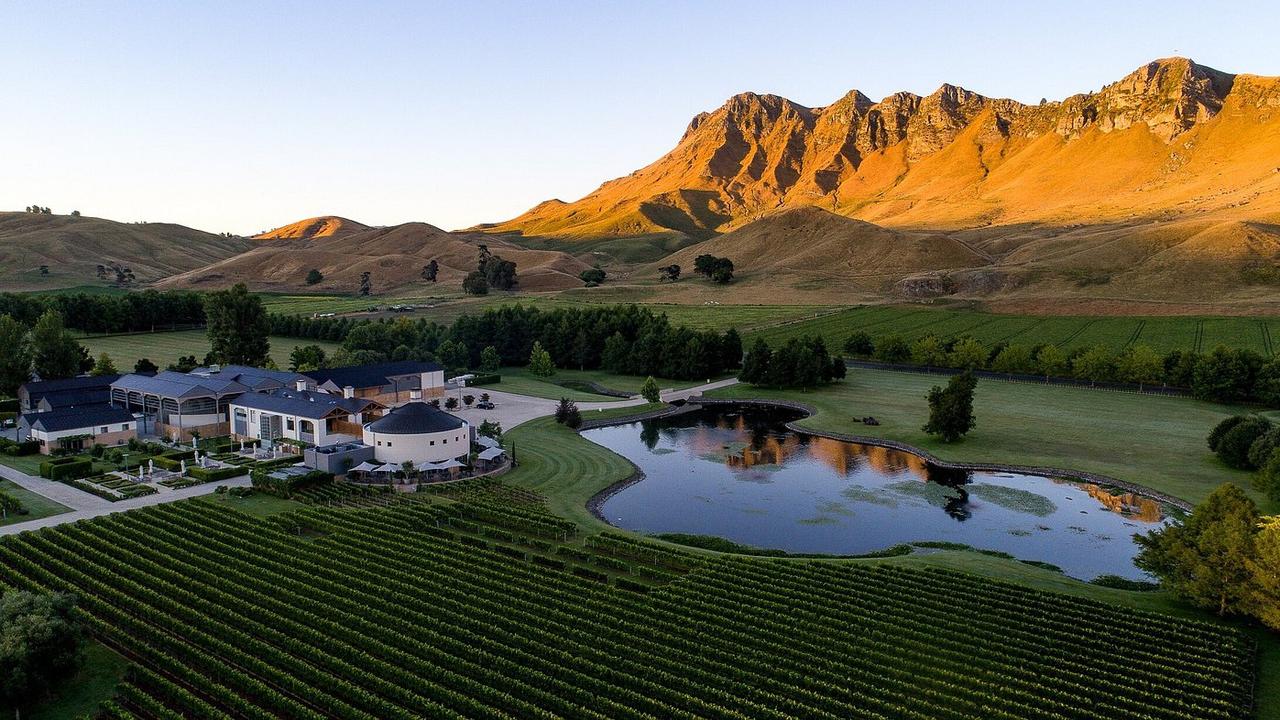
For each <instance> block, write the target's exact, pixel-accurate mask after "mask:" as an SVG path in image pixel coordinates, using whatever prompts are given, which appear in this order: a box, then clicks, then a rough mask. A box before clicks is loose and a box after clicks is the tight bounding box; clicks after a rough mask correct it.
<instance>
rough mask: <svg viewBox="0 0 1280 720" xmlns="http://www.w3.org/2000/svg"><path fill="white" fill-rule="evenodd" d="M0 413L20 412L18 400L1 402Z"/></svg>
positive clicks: (11, 399) (10, 399)
mask: <svg viewBox="0 0 1280 720" xmlns="http://www.w3.org/2000/svg"><path fill="white" fill-rule="evenodd" d="M0 412H11V413H16V412H18V398H5V399H3V400H0Z"/></svg>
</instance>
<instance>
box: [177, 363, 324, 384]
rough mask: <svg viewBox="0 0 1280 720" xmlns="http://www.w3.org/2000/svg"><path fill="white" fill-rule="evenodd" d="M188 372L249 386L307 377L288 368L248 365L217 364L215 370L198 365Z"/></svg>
mask: <svg viewBox="0 0 1280 720" xmlns="http://www.w3.org/2000/svg"><path fill="white" fill-rule="evenodd" d="M190 374H191V375H195V376H197V377H202V378H216V379H221V380H228V381H234V382H238V383H240V384H241V385H245V386H247V387H251V388H262V387H264V386H268V387H277V386H280V385H292V384H294V383H295V382H297V381H298V380H307V379H308V378H307V376H306V375H302V374H300V373H296V372H290V371H288V370H270V369H268V368H256V367H250V366H248V365H222V366H218V367H217V369H216V370H215V369H214V368H213V367H198V368H196V369H194V370H192V371H191V372H190Z"/></svg>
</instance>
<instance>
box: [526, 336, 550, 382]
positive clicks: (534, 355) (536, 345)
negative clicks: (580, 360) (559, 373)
mask: <svg viewBox="0 0 1280 720" xmlns="http://www.w3.org/2000/svg"><path fill="white" fill-rule="evenodd" d="M529 373H530V374H531V375H533V376H534V377H551V376H552V375H555V374H556V366H555V363H553V362H551V353H549V352H547V351H546V349H545V348H543V347H542V343H541V342H539V341H537V340H535V341H534V342H533V349H532V350H531V351H530V352H529Z"/></svg>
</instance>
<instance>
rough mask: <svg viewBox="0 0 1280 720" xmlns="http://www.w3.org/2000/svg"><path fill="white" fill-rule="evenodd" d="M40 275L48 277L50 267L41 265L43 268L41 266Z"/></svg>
mask: <svg viewBox="0 0 1280 720" xmlns="http://www.w3.org/2000/svg"><path fill="white" fill-rule="evenodd" d="M40 274H41V275H48V274H49V266H48V265H41V266H40Z"/></svg>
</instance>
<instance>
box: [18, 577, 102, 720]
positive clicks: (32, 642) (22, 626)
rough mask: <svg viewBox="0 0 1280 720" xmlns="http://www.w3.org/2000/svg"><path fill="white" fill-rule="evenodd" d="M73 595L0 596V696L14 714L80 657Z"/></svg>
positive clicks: (67, 673) (68, 671) (81, 648)
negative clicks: (10, 706) (11, 707)
mask: <svg viewBox="0 0 1280 720" xmlns="http://www.w3.org/2000/svg"><path fill="white" fill-rule="evenodd" d="M84 642H85V632H84V628H83V626H82V625H81V623H80V618H79V614H78V613H77V610H76V601H75V597H74V596H72V595H63V594H35V593H30V592H23V591H18V590H9V591H6V592H5V593H4V595H3V596H0V697H3V698H4V700H5V701H6V702H7V703H8V704H10V705H12V706H13V708H14V717H15V718H19V717H21V716H20V715H19V710H20V709H21V708H22V706H24V705H27V704H30V703H31V702H33V701H34V700H36V699H37V698H40V697H44V696H46V695H47V694H48V693H49V690H50V688H52V687H53V686H54V684H55V683H57V682H58V681H60V680H65V679H66V678H68V677H69V676H70V675H72V674H73V673H74V672H75V670H76V669H77V668H78V667H79V666H80V664H81V663H82V662H83V660H84Z"/></svg>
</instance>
